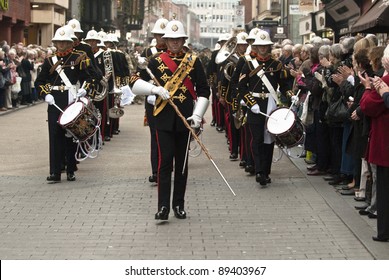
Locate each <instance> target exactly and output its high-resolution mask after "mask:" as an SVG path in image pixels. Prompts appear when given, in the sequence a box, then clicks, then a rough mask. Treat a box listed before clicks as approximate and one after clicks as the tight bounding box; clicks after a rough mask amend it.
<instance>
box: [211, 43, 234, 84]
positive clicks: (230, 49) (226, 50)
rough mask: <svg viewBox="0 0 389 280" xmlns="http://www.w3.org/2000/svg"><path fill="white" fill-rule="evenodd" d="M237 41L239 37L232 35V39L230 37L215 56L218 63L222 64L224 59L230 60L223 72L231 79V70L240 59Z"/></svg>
mask: <svg viewBox="0 0 389 280" xmlns="http://www.w3.org/2000/svg"><path fill="white" fill-rule="evenodd" d="M237 42H238V39H237V38H236V37H232V38H231V39H229V40H228V41H227V42H226V43H225V44H224V45H223V47H222V48H221V49H220V50H219V52H218V53H217V55H216V58H215V62H216V64H221V63H223V62H224V61H226V60H228V63H227V64H226V65H224V67H223V74H224V76H225V77H226V79H227V80H229V81H230V80H231V75H230V74H229V72H232V71H231V70H230V68H231V67H234V68H235V66H236V64H237V63H238V60H239V56H238V55H237V54H236V46H237Z"/></svg>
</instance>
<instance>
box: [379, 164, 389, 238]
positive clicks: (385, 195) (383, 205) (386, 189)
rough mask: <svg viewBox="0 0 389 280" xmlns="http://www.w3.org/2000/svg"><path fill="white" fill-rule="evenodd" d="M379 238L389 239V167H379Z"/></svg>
mask: <svg viewBox="0 0 389 280" xmlns="http://www.w3.org/2000/svg"><path fill="white" fill-rule="evenodd" d="M376 186H377V237H380V238H389V167H384V166H379V165H377V185H376Z"/></svg>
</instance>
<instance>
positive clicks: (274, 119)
mask: <svg viewBox="0 0 389 280" xmlns="http://www.w3.org/2000/svg"><path fill="white" fill-rule="evenodd" d="M259 114H261V115H264V116H265V117H268V118H269V119H272V120H273V121H276V122H277V121H278V120H277V119H276V118H274V117H272V116H270V115H268V114H265V113H262V112H261V111H259Z"/></svg>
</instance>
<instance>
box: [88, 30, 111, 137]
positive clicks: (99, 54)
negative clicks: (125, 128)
mask: <svg viewBox="0 0 389 280" xmlns="http://www.w3.org/2000/svg"><path fill="white" fill-rule="evenodd" d="M100 35H101V36H99V33H98V32H97V31H96V30H94V29H92V30H90V31H88V33H87V34H86V37H85V40H84V41H85V42H86V43H87V44H89V45H90V46H91V48H92V52H93V60H94V64H95V65H96V67H97V68H98V69H99V71H100V73H102V75H103V77H105V63H104V57H103V53H104V49H103V48H101V43H102V41H103V37H104V34H103V33H100ZM103 44H104V43H103ZM105 87H108V84H107V82H106V81H105V80H103V81H101V82H100V85H99V86H98V87H97V88H96V91H95V94H94V100H93V104H94V105H95V106H96V108H97V109H98V110H99V112H100V114H101V123H100V133H101V137H102V139H104V140H103V141H109V140H110V138H109V137H108V138H105V137H104V136H105V129H106V125H107V117H108V112H107V105H108V104H107V102H108V100H107V99H108V94H107V92H106V93H105V94H104V90H108V89H106V88H105Z"/></svg>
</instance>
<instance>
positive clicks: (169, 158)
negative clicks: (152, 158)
mask: <svg viewBox="0 0 389 280" xmlns="http://www.w3.org/2000/svg"><path fill="white" fill-rule="evenodd" d="M188 136H189V132H188V131H180V132H177V131H163V130H157V143H158V154H159V166H158V175H157V176H158V209H160V207H161V206H166V207H168V209H170V196H171V174H172V171H173V160H174V189H173V200H172V204H173V205H172V206H173V207H176V206H181V207H184V204H185V191H186V183H187V178H188V159H187V160H186V165H185V170H184V174H183V173H182V169H183V165H184V160H185V153H186V147H187V142H188Z"/></svg>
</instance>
